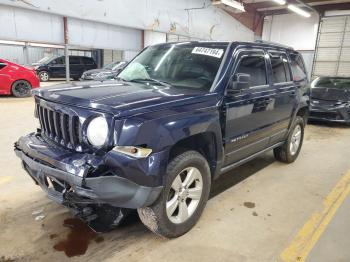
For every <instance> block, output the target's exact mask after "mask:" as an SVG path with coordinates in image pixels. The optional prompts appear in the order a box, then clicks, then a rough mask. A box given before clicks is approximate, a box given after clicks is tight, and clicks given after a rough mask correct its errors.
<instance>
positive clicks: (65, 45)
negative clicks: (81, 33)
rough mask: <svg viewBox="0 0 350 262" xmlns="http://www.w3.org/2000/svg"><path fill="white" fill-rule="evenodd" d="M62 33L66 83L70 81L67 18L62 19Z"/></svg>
mask: <svg viewBox="0 0 350 262" xmlns="http://www.w3.org/2000/svg"><path fill="white" fill-rule="evenodd" d="M63 28H64V30H63V32H64V56H65V61H66V82H67V83H68V82H69V81H70V72H69V48H68V23H67V17H63Z"/></svg>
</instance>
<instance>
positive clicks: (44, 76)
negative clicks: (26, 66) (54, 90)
mask: <svg viewBox="0 0 350 262" xmlns="http://www.w3.org/2000/svg"><path fill="white" fill-rule="evenodd" d="M40 79H41V80H43V81H47V80H48V79H49V74H48V73H46V72H42V73H40Z"/></svg>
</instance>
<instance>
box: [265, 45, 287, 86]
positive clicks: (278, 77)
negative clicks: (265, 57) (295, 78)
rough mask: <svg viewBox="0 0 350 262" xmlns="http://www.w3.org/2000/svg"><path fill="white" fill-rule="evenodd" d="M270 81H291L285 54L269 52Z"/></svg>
mask: <svg viewBox="0 0 350 262" xmlns="http://www.w3.org/2000/svg"><path fill="white" fill-rule="evenodd" d="M270 60H271V66H272V81H273V82H274V83H284V82H289V81H291V76H290V70H289V64H288V59H287V56H286V55H285V54H281V53H275V52H270Z"/></svg>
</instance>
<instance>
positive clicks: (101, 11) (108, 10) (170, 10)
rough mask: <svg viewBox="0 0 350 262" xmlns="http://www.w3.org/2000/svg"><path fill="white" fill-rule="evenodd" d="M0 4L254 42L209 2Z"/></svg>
mask: <svg viewBox="0 0 350 262" xmlns="http://www.w3.org/2000/svg"><path fill="white" fill-rule="evenodd" d="M0 4H5V5H11V6H15V7H23V8H27V9H32V10H37V11H41V12H45V13H51V14H55V15H61V16H67V17H73V18H78V19H83V20H90V21H95V22H102V23H107V24H111V25H119V26H125V27H129V28H137V29H145V30H151V31H158V32H163V33H174V34H179V35H187V36H191V37H197V38H199V39H214V40H245V41H253V40H254V33H253V32H252V31H251V30H249V29H248V28H247V27H245V26H243V25H242V24H241V23H239V22H238V21H237V20H235V19H234V18H233V17H231V16H230V15H228V14H227V13H226V12H224V11H222V10H221V9H218V8H217V7H214V6H212V5H211V0H177V1H166V0H127V1H125V0H104V1H101V0H74V1H73V0H70V1H57V0H31V1H30V2H29V1H13V0H0Z"/></svg>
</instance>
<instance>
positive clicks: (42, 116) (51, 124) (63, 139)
mask: <svg viewBox="0 0 350 262" xmlns="http://www.w3.org/2000/svg"><path fill="white" fill-rule="evenodd" d="M36 108H37V112H38V117H39V122H40V126H41V130H42V134H44V135H45V136H46V137H47V138H50V139H52V140H54V141H55V142H56V143H59V144H61V145H62V146H64V147H67V148H70V149H74V150H77V151H81V150H82V142H83V139H82V130H81V124H80V120H79V117H78V116H70V115H68V114H65V113H61V112H56V111H54V110H51V109H48V108H46V107H43V106H40V105H39V104H37V105H36Z"/></svg>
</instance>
